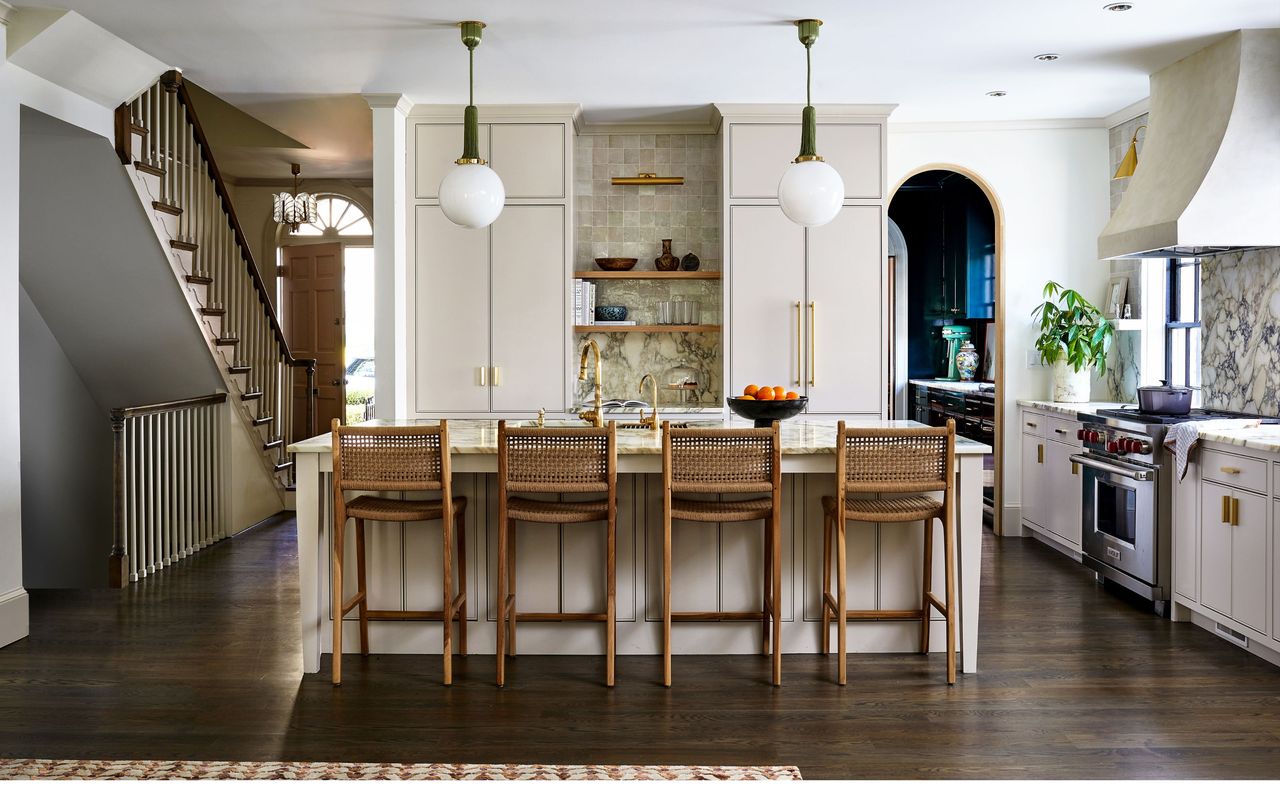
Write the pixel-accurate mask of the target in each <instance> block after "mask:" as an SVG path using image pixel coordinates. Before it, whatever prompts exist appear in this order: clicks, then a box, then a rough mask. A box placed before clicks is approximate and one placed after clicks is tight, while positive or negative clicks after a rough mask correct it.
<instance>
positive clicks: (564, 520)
mask: <svg viewBox="0 0 1280 800" xmlns="http://www.w3.org/2000/svg"><path fill="white" fill-rule="evenodd" d="M517 492H539V493H558V494H579V493H594V492H604V493H605V494H606V495H607V497H606V498H605V499H603V500H576V501H573V500H563V499H561V500H532V499H529V498H525V497H516V496H514V493H517ZM617 515H618V431H617V423H614V422H610V423H609V425H608V427H606V428H508V427H507V423H506V421H505V420H502V421H500V422H499V423H498V651H497V656H498V671H497V682H498V685H499V686H502V685H503V684H505V683H506V654H507V651H508V650H510V652H511V653H512V654H513V655H514V654H515V649H516V622H517V621H520V620H525V621H530V622H534V621H536V622H565V621H574V622H582V621H588V622H603V623H604V624H605V684H606V685H608V686H613V684H614V668H613V665H614V654H615V652H616V650H617V626H616V617H617V613H616V598H617ZM517 521H523V522H540V523H548V524H571V523H575V522H601V521H603V522H605V523H606V556H605V584H606V585H605V611H604V613H603V614H598V613H567V612H564V613H562V612H526V613H517V611H516V549H515V541H514V540H515V531H516V525H515V523H516V522H517Z"/></svg>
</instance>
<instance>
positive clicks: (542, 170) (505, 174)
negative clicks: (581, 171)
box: [489, 122, 568, 200]
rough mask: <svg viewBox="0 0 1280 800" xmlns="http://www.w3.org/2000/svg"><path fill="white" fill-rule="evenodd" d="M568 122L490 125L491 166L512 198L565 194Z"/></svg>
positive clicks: (508, 197) (550, 196) (547, 196)
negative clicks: (566, 123) (564, 123)
mask: <svg viewBox="0 0 1280 800" xmlns="http://www.w3.org/2000/svg"><path fill="white" fill-rule="evenodd" d="M565 127H566V126H565V125H563V124H561V123H558V122H551V123H545V122H544V123H527V124H507V125H491V126H489V142H490V145H489V153H490V156H489V166H490V167H492V168H493V171H494V172H496V173H498V175H499V177H501V178H502V185H503V188H505V189H506V192H507V199H508V200H520V199H528V198H539V199H542V198H553V197H554V198H560V197H564V195H565V168H564V159H565V137H566V136H567V135H568V134H567V132H566V131H565Z"/></svg>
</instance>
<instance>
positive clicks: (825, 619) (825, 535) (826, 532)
mask: <svg viewBox="0 0 1280 800" xmlns="http://www.w3.org/2000/svg"><path fill="white" fill-rule="evenodd" d="M830 596H831V515H830V514H826V513H824V514H823V515H822V649H821V650H820V651H819V652H821V653H822V654H823V655H824V656H825V655H829V654H830V653H831V605H830V604H829V603H828V602H827V598H828V597H830Z"/></svg>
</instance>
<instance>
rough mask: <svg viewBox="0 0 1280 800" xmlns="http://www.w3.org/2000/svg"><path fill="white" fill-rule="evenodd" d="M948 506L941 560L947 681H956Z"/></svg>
mask: <svg viewBox="0 0 1280 800" xmlns="http://www.w3.org/2000/svg"><path fill="white" fill-rule="evenodd" d="M951 517H952V515H951V513H950V508H948V509H947V513H946V514H945V515H944V516H943V521H942V536H943V539H942V541H943V545H942V548H943V553H944V555H943V560H944V561H945V562H946V563H945V565H944V567H945V569H946V574H947V613H946V617H947V683H949V684H952V683H955V682H956V545H955V530H954V527H953V526H952V524H951Z"/></svg>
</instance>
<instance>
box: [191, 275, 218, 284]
mask: <svg viewBox="0 0 1280 800" xmlns="http://www.w3.org/2000/svg"><path fill="white" fill-rule="evenodd" d="M186 279H187V283H196V284H199V285H201V286H209V285H210V284H212V283H213V277H212V276H209V275H187V276H186Z"/></svg>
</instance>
